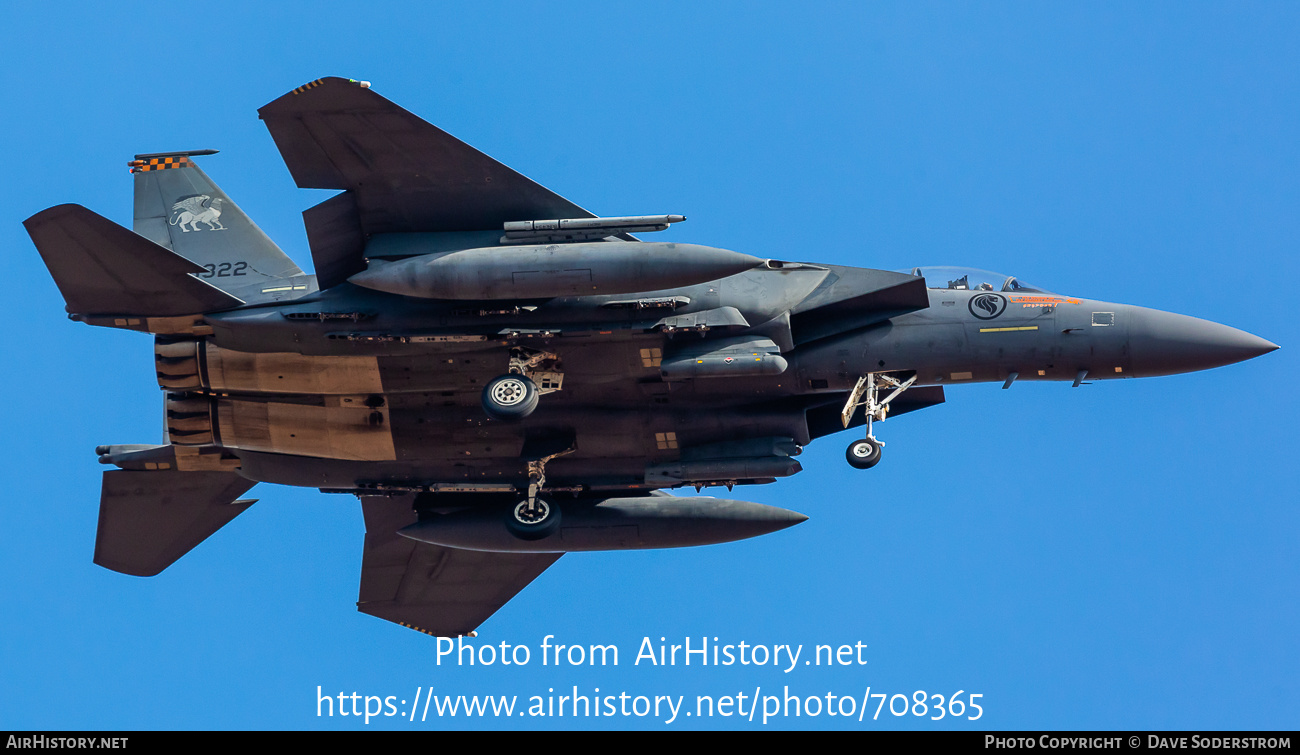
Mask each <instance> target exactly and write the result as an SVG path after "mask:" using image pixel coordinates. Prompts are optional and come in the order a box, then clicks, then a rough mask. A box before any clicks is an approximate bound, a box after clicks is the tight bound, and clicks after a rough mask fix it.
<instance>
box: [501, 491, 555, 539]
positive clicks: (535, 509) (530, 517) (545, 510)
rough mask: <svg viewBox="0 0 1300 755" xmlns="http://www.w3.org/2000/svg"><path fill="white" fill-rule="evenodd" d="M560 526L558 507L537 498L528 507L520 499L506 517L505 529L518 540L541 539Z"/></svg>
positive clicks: (525, 502)
mask: <svg viewBox="0 0 1300 755" xmlns="http://www.w3.org/2000/svg"><path fill="white" fill-rule="evenodd" d="M559 526H560V507H559V506H552V505H551V504H549V503H547V502H546V501H543V500H542V499H540V498H538V499H536V500H535V501H533V504H532V506H531V507H530V506H529V504H528V501H520V502H519V503H517V504H515V505H514V507H513V508H511V509H510V514H509V516H507V517H506V529H508V530H510V534H512V535H514V536H515V537H517V538H519V539H520V540H541V539H542V538H544V537H546V536H547V535H549V534H551V533H552V532H555V530H556V529H557V528H559Z"/></svg>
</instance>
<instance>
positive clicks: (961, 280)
mask: <svg viewBox="0 0 1300 755" xmlns="http://www.w3.org/2000/svg"><path fill="white" fill-rule="evenodd" d="M899 272H902V271H899ZM910 272H911V274H912V275H915V276H918V277H922V278H925V286H926V288H940V289H947V290H949V291H1003V292H1007V293H1029V294H1045V293H1049V292H1048V291H1047V290H1046V289H1042V288H1039V287H1037V286H1031V285H1029V284H1028V283H1025V282H1024V281H1022V280H1019V279H1017V278H1016V277H1015V276H1011V275H1003V274H1002V273H994V272H990V271H988V270H977V269H975V268H973V267H941V266H935V267H914V268H912V269H911V271H910Z"/></svg>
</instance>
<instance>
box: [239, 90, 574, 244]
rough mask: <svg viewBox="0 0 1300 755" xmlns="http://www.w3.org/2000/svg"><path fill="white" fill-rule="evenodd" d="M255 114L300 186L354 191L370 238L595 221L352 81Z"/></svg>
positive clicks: (295, 95) (302, 93) (298, 94)
mask: <svg viewBox="0 0 1300 755" xmlns="http://www.w3.org/2000/svg"><path fill="white" fill-rule="evenodd" d="M258 115H260V116H261V118H262V120H263V121H265V122H266V127H267V129H268V130H270V132H271V136H272V138H274V139H275V144H276V146H277V147H279V148H280V154H281V155H282V156H283V157H284V162H285V164H286V165H288V167H289V172H290V173H292V174H293V178H294V180H295V181H297V183H298V186H300V187H301V188H304V189H346V190H348V191H350V192H351V193H352V195H353V199H354V200H355V202H356V208H357V214H358V216H359V220H360V223H361V226H362V227H363V230H364V232H365V233H366V234H374V233H392V232H408V231H486V230H498V231H499V230H501V226H502V224H503V223H505V222H506V221H509V220H532V219H543V218H589V217H594V216H593V215H592V214H591V213H590V212H587V211H586V210H584V209H582V208H581V207H578V206H577V205H575V204H574V203H572V202H570V201H569V200H567V199H565V198H564V197H561V196H560V195H558V194H556V193H555V192H553V191H551V190H549V189H547V188H545V187H543V186H541V185H539V184H537V183H535V182H533V181H531V180H529V179H528V178H525V177H524V176H522V175H520V174H519V173H516V172H515V171H513V170H511V169H510V168H507V167H506V166H504V165H502V164H501V163H499V162H497V161H496V160H493V159H492V158H490V157H488V156H487V155H485V154H483V153H482V152H479V151H478V150H476V149H474V148H473V147H471V146H469V145H468V144H465V143H464V142H462V141H460V140H459V139H456V138H455V137H453V136H451V135H450V134H448V133H447V132H445V131H443V130H442V129H439V128H437V127H435V126H433V125H431V124H429V123H427V122H425V121H424V120H422V119H420V118H418V117H416V116H414V115H412V114H411V113H409V112H407V111H406V110H403V109H402V108H400V107H398V106H397V105H394V104H393V103H392V102H389V101H388V100H386V99H384V98H383V97H381V96H379V95H378V94H376V93H375V92H373V91H371V90H370V89H368V88H363V87H362V86H360V85H358V84H357V83H356V82H352V81H349V80H347V79H340V78H326V79H319V80H318V81H316V82H313V85H312V86H309V87H306V88H300V89H298V90H295V91H293V92H290V93H289V94H286V95H284V96H283V97H281V98H279V99H277V100H275V101H273V102H271V103H270V104H268V105H266V106H265V107H263V108H262V109H261V110H259V111H258Z"/></svg>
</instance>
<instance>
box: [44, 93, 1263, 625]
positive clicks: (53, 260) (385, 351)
mask: <svg viewBox="0 0 1300 755" xmlns="http://www.w3.org/2000/svg"><path fill="white" fill-rule="evenodd" d="M259 113H260V115H261V118H262V120H263V121H264V122H265V123H266V125H267V128H268V129H269V130H270V132H271V136H272V137H273V138H274V139H275V143H276V145H277V146H278V147H279V149H280V152H281V154H282V155H283V157H284V160H285V163H286V164H287V165H288V167H289V171H290V172H291V173H292V175H293V177H294V180H295V181H296V182H297V184H298V186H299V187H302V188H313V189H336V190H339V191H340V193H339V194H337V195H336V196H334V197H332V198H331V199H328V200H326V201H324V202H322V203H320V204H319V205H317V206H315V207H313V208H311V209H309V210H307V211H306V212H304V213H303V220H304V223H305V225H306V229H307V236H308V239H309V241H310V244H311V250H312V258H313V263H314V267H315V271H316V272H315V274H314V275H310V274H305V273H304V272H303V271H302V270H300V269H299V268H298V267H297V266H296V265H295V264H294V263H293V262H292V261H291V260H290V259H289V258H288V257H287V256H285V255H284V253H283V252H281V251H280V249H279V248H278V247H276V245H275V244H274V243H273V242H272V241H271V240H270V239H269V238H267V237H266V235H265V234H263V233H262V232H261V231H260V230H259V229H258V228H257V226H256V225H254V224H253V222H252V221H251V220H250V219H249V218H248V217H247V216H246V215H244V213H243V212H242V211H241V210H240V209H239V207H238V206H237V205H236V204H235V203H234V202H232V201H231V200H230V198H229V197H228V196H226V195H225V193H224V192H222V191H221V189H220V188H218V187H217V185H216V184H215V183H213V182H212V181H211V179H209V178H208V176H207V175H206V174H205V173H204V172H203V171H202V170H200V169H199V167H198V166H197V165H196V164H195V161H194V158H195V157H199V156H203V155H208V154H212V151H211V150H203V151H196V152H176V153H164V154H150V155H137V156H136V159H135V160H133V161H132V162H131V163H130V164H131V169H132V172H133V174H134V179H133V180H134V182H135V218H134V224H133V230H127V229H126V228H123V227H121V226H119V225H117V224H115V223H113V222H112V221H109V220H107V219H105V218H103V217H101V216H99V215H97V214H95V213H94V212H92V211H90V210H88V209H86V208H84V207H80V206H78V205H60V206H57V207H52V208H50V209H48V210H45V211H43V212H40V213H37V214H36V215H34V216H32V217H31V218H29V219H28V220H27V221H26V222H25V225H26V226H27V229H28V231H29V233H30V235H31V237H32V240H33V241H34V242H35V244H36V247H37V249H38V251H39V252H40V254H41V256H42V257H43V258H44V260H45V262H46V264H47V266H48V267H49V269H50V272H51V274H52V275H53V276H54V279H55V281H56V283H57V284H58V286H59V289H60V291H61V292H62V293H63V295H64V298H65V299H66V301H67V304H68V306H67V310H68V312H69V316H70V317H71V318H72V319H73V320H77V321H80V322H85V323H88V324H91V325H98V326H104V327H113V328H123V329H128V330H136V331H140V332H144V333H151V334H153V336H154V339H155V363H156V367H157V375H158V384H159V386H160V387H161V388H162V390H163V397H164V398H163V403H164V411H165V413H166V437H165V439H164V442H163V443H161V444H157V445H153V444H148V445H106V446H100V447H99V448H98V449H96V451H97V453H98V454H99V457H100V461H101V462H102V463H105V464H110V465H114V466H116V467H118V468H117V469H114V470H111V471H108V472H105V473H104V480H103V489H102V497H101V504H100V517H99V532H98V537H97V541H96V548H95V562H96V563H98V564H100V565H102V566H104V567H106V568H109V569H113V570H115V571H120V572H124V573H127V574H136V575H153V574H157V573H159V572H160V571H162V570H163V569H165V568H167V567H168V566H169V565H170V564H172V563H173V562H175V561H176V560H177V559H178V558H180V557H181V556H183V555H184V554H185V553H187V552H188V551H189V550H190V549H192V548H193V547H195V546H196V545H198V544H199V543H200V542H202V541H203V540H204V539H205V538H207V537H208V536H209V535H211V534H212V533H214V532H215V531H216V530H218V529H219V528H221V527H222V526H223V525H225V524H226V523H227V522H229V521H230V520H232V519H234V518H235V517H236V516H237V515H238V514H239V513H240V512H242V511H243V510H244V509H246V508H248V506H250V505H252V503H254V501H252V500H246V499H243V498H241V496H243V495H244V494H245V493H246V492H248V490H249V489H251V488H252V487H253V486H254V485H255V484H257V483H258V482H269V483H276V484H283V485H297V486H304V487H314V488H319V489H321V490H322V491H325V492H330V493H344V494H352V495H356V496H357V497H358V498H359V499H360V500H361V504H362V509H363V512H364V515H365V522H366V536H365V551H364V559H363V565H362V574H361V589H360V596H359V599H358V604H357V605H358V608H359V609H360V610H361V611H364V612H366V613H370V614H372V615H375V616H378V617H380V618H383V619H387V620H389V621H393V622H396V623H399V624H402V625H404V626H408V627H411V628H413V629H418V630H420V631H424V632H427V633H430V634H436V635H462V634H468V633H470V632H472V631H473V630H474V629H475V628H476V627H478V626H479V625H480V624H481V623H482V622H483V621H485V620H486V619H487V618H488V617H489V616H491V615H492V614H493V613H494V612H496V610H497V609H499V608H500V607H501V606H502V605H504V604H505V603H506V602H507V601H509V600H510V598H511V597H512V596H514V595H515V594H516V593H517V592H518V591H519V590H521V589H523V588H524V587H525V586H526V585H527V584H528V583H529V582H530V581H532V580H533V579H534V578H535V577H536V576H537V575H539V574H540V573H542V572H543V571H544V570H545V569H546V568H547V567H548V566H550V565H551V564H552V563H554V562H555V561H556V559H558V558H559V557H560V556H561V555H562V554H563V553H566V552H569V551H587V550H617V549H629V548H666V547H678V546H686V545H701V544H707V543H718V542H725V541H730V540H737V539H741V538H747V537H753V536H756V535H760V534H764V533H768V532H773V531H775V530H779V529H783V528H785V527H789V526H791V525H793V524H797V523H798V522H801V521H803V520H804V519H805V517H804V516H803V515H802V514H798V513H795V512H792V511H786V510H784V509H779V508H776V507H772V506H764V505H759V504H755V503H748V502H745V501H739V500H730V499H721V498H712V497H704V496H698V495H695V496H692V495H669V494H667V493H665V492H663V491H664V490H665V489H673V488H693V489H694V492H696V493H698V492H699V491H700V490H701V489H702V488H704V487H708V486H726V487H727V489H728V490H730V489H731V488H732V487H733V486H735V485H745V484H755V483H766V482H772V481H775V480H776V479H778V478H782V477H787V476H790V475H793V474H795V473H797V472H799V471H801V467H800V465H799V462H798V461H797V460H796V457H797V456H798V455H799V453H800V451H801V450H802V448H803V447H804V446H806V445H807V444H808V443H811V442H812V441H813V440H815V439H817V438H820V437H822V436H825V435H830V434H832V433H836V432H840V431H842V430H845V429H846V428H850V427H864V428H865V432H864V433H863V434H864V437H862V438H860V439H859V440H856V441H854V442H853V443H852V444H850V445H849V447H848V449H847V451H846V459H847V461H848V462H849V463H850V464H852V465H853V466H855V467H858V468H861V469H867V468H870V467H873V466H875V465H876V464H877V463H878V462H879V461H880V458H881V450H880V445H881V444H880V443H879V442H878V441H877V440H876V439H875V436H874V434H873V431H872V423H873V421H880V420H883V419H885V417H886V416H893V415H898V414H902V413H905V412H908V411H913V410H915V409H920V408H924V407H927V406H933V405H935V404H939V403H942V402H943V401H944V388H943V386H944V385H946V384H948V383H954V382H955V383H967V382H1001V383H1003V386H1004V387H1009V386H1010V385H1011V384H1012V383H1013V382H1014V381H1016V380H1058V381H1069V382H1071V383H1072V384H1073V385H1075V386H1078V385H1080V384H1081V383H1083V382H1084V381H1085V380H1089V381H1091V380H1097V379H1111V378H1127V377H1144V376H1154V375H1164V374H1170V373H1175V372H1185V371H1190V370H1198V369H1206V368H1210V367H1215V366H1219V365H1224V364H1229V363H1232V362H1237V361H1241V360H1244V359H1249V358H1251V357H1254V356H1257V355H1259V354H1263V353H1265V352H1267V351H1271V350H1272V349H1275V348H1277V347H1276V346H1274V345H1273V344H1271V343H1269V342H1267V341H1265V340H1263V339H1261V338H1257V337H1255V336H1253V335H1250V334H1248V333H1244V332H1242V331H1239V330H1235V329H1232V328H1229V327H1226V326H1223V325H1217V324H1215V323H1210V322H1206V321H1203V320H1197V319H1195V318H1191V317H1185V316H1182V315H1175V314H1170V313H1166V312H1158V311H1155V310H1150V309H1144V308H1141V307H1134V306H1128V305H1122V304H1111V303H1107V302H1099V301H1091V300H1086V299H1080V298H1074V297H1068V296H1061V295H1057V294H1054V293H1050V292H1047V291H1044V290H1041V289H1038V288H1035V287H1032V286H1030V285H1028V284H1025V283H1024V282H1021V281H1019V280H1017V279H1016V278H1014V277H1010V276H1004V275H996V274H992V273H986V272H983V271H978V270H964V269H963V270H957V269H937V268H936V269H926V268H917V269H914V270H910V271H906V272H889V271H884V270H872V269H862V268H852V267H844V266H838V265H827V264H817V263H805V262H792V261H786V260H770V259H760V258H757V257H753V256H750V255H747V254H744V253H741V252H735V251H729V250H725V249H716V248H711V247H704V246H698V245H692V244H674V243H661V242H652V241H642V240H640V239H638V238H637V237H636V236H635V235H633V234H646V233H653V232H655V231H660V230H663V229H665V228H667V227H668V226H669V225H670V224H672V223H677V222H681V221H683V220H685V218H684V217H682V216H680V215H639V216H626V217H597V216H595V215H593V214H592V213H590V212H588V211H586V210H584V209H582V208H581V207H579V206H577V205H575V204H574V203H572V202H570V201H569V200H567V199H564V198H563V197H560V196H559V195H557V194H555V193H553V192H551V191H550V190H548V189H546V188H544V187H542V186H540V185H538V184H536V183H534V182H533V181H530V180H529V179H527V178H525V177H524V176H522V175H520V174H519V173H516V172H515V171H513V170H511V169H510V168H507V167H506V166H504V165H502V164H500V163H498V162H496V161H495V160H493V159H491V158H490V157H487V156H486V155H484V154H482V153H480V152H478V151H476V150H475V149H473V148H472V147H469V146H468V145H466V144H464V143H463V142H460V141H458V140H456V139H455V138H453V137H451V136H450V135H448V134H446V133H445V132H443V131H441V130H439V129H438V128H436V127H434V126H432V125H430V124H428V123H426V122H425V121H423V120H421V119H419V118H417V117H416V116H414V115H412V114H411V113H408V112H407V111H405V110H403V109H402V108H400V107H398V106H397V105H394V104H393V103H391V102H389V101H388V100H386V99H384V98H383V97H381V96H379V95H378V94H376V93H375V92H374V91H372V90H371V89H370V88H369V85H368V84H367V83H365V82H356V81H351V80H347V79H338V78H327V79H320V80H317V81H314V82H312V83H310V84H308V85H305V86H303V87H300V88H298V89H296V90H294V91H293V92H290V93H289V94H286V95H285V96H283V97H281V98H279V99H277V100H275V101H274V102H272V103H270V104H268V105H267V106H265V107H264V108H262V109H261V110H260V111H259Z"/></svg>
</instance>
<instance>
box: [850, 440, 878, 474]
mask: <svg viewBox="0 0 1300 755" xmlns="http://www.w3.org/2000/svg"><path fill="white" fill-rule="evenodd" d="M844 458H846V459H848V460H849V465H850V466H852V467H853V468H855V469H871V468H872V467H874V466H876V465H877V464H879V463H880V443H879V442H878V441H876V439H875V438H863V439H862V440H857V441H854V442H853V443H851V444H850V445H849V447H848V449H847V450H845V452H844Z"/></svg>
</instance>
